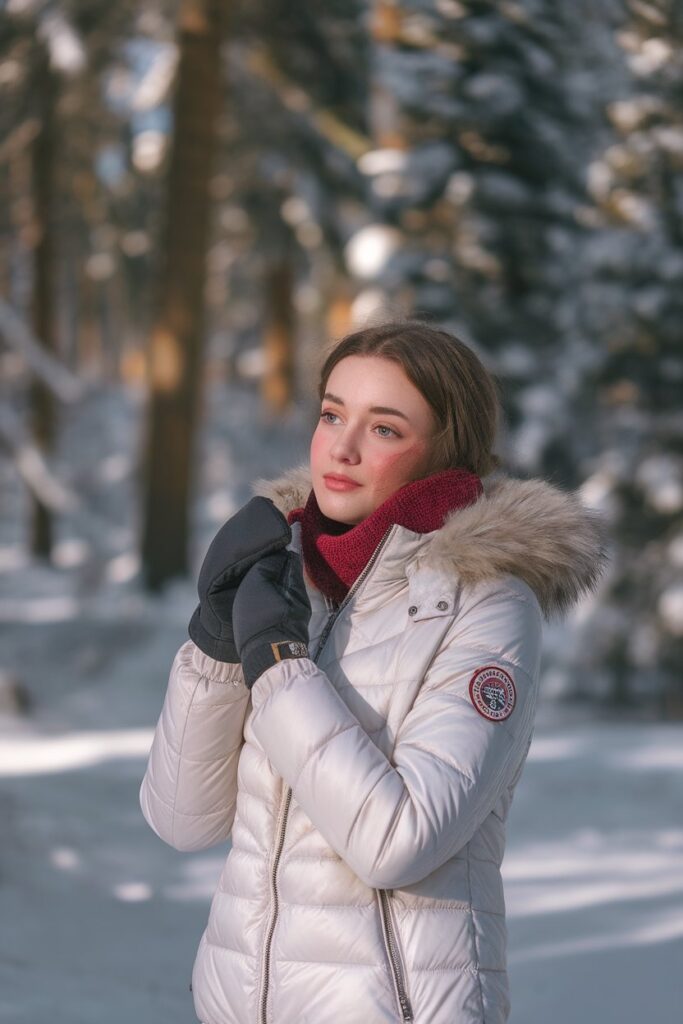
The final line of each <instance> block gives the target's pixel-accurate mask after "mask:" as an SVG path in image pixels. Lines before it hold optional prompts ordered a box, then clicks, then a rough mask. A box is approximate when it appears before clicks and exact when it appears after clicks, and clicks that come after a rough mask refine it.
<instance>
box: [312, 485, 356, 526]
mask: <svg viewBox="0 0 683 1024" xmlns="http://www.w3.org/2000/svg"><path fill="white" fill-rule="evenodd" d="M341 497H343V495H342V496H341ZM316 500H317V502H318V508H319V509H320V511H321V512H322V514H323V515H324V516H327V518H328V519H334V521H335V522H336V523H346V524H348V525H349V526H355V525H356V524H357V523H359V522H361V520H362V519H364V518H365V517H364V514H363V513H362V512H358V511H355V510H354V509H353V508H352V507H351V503H350V502H348V503H345V502H344V501H334V499H332V500H330V495H329V494H324V495H322V497H320V496H318V494H317V493H316Z"/></svg>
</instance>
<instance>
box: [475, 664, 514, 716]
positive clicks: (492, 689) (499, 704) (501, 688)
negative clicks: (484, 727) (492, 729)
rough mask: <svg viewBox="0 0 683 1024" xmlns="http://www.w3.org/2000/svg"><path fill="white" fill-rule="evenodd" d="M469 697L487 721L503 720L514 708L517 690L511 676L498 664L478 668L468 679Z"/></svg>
mask: <svg viewBox="0 0 683 1024" xmlns="http://www.w3.org/2000/svg"><path fill="white" fill-rule="evenodd" d="M470 699H471V701H472V703H473V704H474V706H475V708H476V709H477V711H478V712H479V714H480V715H482V716H483V717H484V718H488V720H489V722H504V721H505V719H506V718H509V717H510V715H511V714H512V712H513V711H514V709H515V703H516V701H517V691H516V690H515V684H514V683H513V681H512V676H511V675H509V673H508V672H506V671H505V669H502V668H499V667H498V665H484V666H483V667H482V668H478V669H477V671H476V672H475V673H474V675H473V676H472V678H471V679H470Z"/></svg>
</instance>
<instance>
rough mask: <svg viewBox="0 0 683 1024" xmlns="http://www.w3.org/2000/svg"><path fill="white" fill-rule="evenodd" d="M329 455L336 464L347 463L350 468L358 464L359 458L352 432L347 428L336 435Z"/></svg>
mask: <svg viewBox="0 0 683 1024" xmlns="http://www.w3.org/2000/svg"><path fill="white" fill-rule="evenodd" d="M330 455H331V456H332V458H333V459H335V461H337V462H345V463H349V464H350V465H352V466H355V465H357V464H358V462H359V461H360V457H359V452H358V444H357V442H356V440H355V438H354V434H353V431H350V430H349V429H348V428H347V429H346V430H341V431H340V432H339V433H338V434H337V435H336V437H335V440H334V444H333V445H332V447H331V448H330Z"/></svg>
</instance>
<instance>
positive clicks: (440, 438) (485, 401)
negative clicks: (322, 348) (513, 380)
mask: <svg viewBox="0 0 683 1024" xmlns="http://www.w3.org/2000/svg"><path fill="white" fill-rule="evenodd" d="M347 356H379V357H381V358H383V359H391V360H392V361H393V362H395V363H398V364H399V366H401V367H402V368H403V371H404V373H405V374H406V376H407V377H408V379H409V380H410V381H411V383H412V384H414V385H415V387H416V388H417V389H418V391H420V392H421V394H422V395H423V396H424V398H425V399H426V401H427V402H428V403H429V405H430V406H431V408H432V411H433V413H434V416H435V419H436V423H437V429H436V433H435V435H434V438H433V443H434V447H433V457H432V460H431V464H430V467H429V469H428V472H427V473H425V476H429V475H431V474H432V473H438V472H440V471H442V470H445V469H457V468H464V469H468V470H469V471H470V472H472V473H476V474H477V475H478V476H480V477H484V476H487V475H488V474H489V473H492V472H493V471H494V470H495V469H497V468H498V467H499V466H500V464H501V460H500V458H499V457H498V455H495V454H494V453H493V452H492V448H493V445H494V444H495V440H496V435H497V431H498V426H499V423H500V422H501V418H502V406H501V402H500V397H499V392H498V384H497V381H496V378H495V377H494V376H493V374H491V373H490V372H489V371H488V370H487V369H486V367H485V366H484V365H483V363H482V362H481V360H480V359H479V358H478V357H477V356H476V355H475V353H474V352H473V351H472V349H471V348H469V347H468V346H467V345H466V344H465V343H464V342H463V341H461V340H460V338H458V337H456V336H455V335H454V334H450V333H449V332H448V331H444V330H441V329H440V328H437V327H432V326H431V325H430V324H427V323H424V322H423V321H421V320H414V319H410V320H395V319H394V320H390V321H388V322H385V323H382V324H378V325H373V326H371V327H364V328H361V329H360V330H356V331H353V332H352V333H350V334H347V335H345V337H343V338H342V339H341V340H340V341H338V342H336V343H334V344H333V347H332V349H331V350H328V352H327V354H326V355H325V357H324V362H323V365H322V368H321V370H320V380H319V385H318V396H319V398H320V400H321V401H322V398H323V395H324V394H325V390H326V388H327V381H328V379H329V377H330V374H331V373H332V370H333V369H334V367H335V366H336V365H337V363H339V362H341V360H342V359H345V358H346V357H347Z"/></svg>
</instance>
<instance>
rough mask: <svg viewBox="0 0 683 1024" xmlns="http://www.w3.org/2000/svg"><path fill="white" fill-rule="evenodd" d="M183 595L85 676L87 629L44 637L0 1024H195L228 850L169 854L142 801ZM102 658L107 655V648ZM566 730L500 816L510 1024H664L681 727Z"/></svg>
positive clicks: (7, 737)
mask: <svg viewBox="0 0 683 1024" xmlns="http://www.w3.org/2000/svg"><path fill="white" fill-rule="evenodd" d="M186 600H187V592H186V593H185V597H184V599H183V600H181V601H179V602H178V603H177V605H176V608H174V609H172V612H176V613H177V614H175V615H174V614H171V615H170V616H169V615H168V609H166V610H165V612H164V616H163V619H165V620H166V622H167V623H168V620H169V617H170V620H171V624H170V626H169V625H168V624H167V625H165V626H164V627H163V628H157V629H156V630H154V627H153V624H152V621H151V619H152V618H153V612H152V611H151V610H150V606H147V608H146V609H145V613H143V619H142V621H141V622H139V623H138V627H139V629H138V635H136V631H135V630H132V631H131V632H130V635H129V638H128V640H127V642H126V645H125V646H126V651H125V653H124V654H120V653H119V656H118V657H114V658H113V661H111V662H109V663H108V664H106V665H105V666H102V665H100V666H99V667H98V666H93V656H92V651H93V650H96V649H99V650H101V649H102V647H103V644H104V641H103V639H102V637H100V638H99V639H98V638H97V635H96V633H95V634H94V636H95V643H94V644H93V642H92V641H93V637H92V636H91V638H90V645H89V646H87V647H86V648H85V649H79V647H78V645H77V644H75V641H74V637H73V636H72V637H71V638H70V637H69V635H68V633H69V629H68V627H67V628H66V629H65V626H64V624H60V625H59V626H58V625H57V624H55V625H54V626H53V627H49V626H46V625H45V624H43V625H42V626H41V636H42V638H43V641H44V642H45V643H46V644H48V645H50V644H53V646H52V649H53V650H56V652H57V656H56V657H55V659H54V670H53V673H52V675H51V678H50V680H49V692H48V693H46V694H45V695H44V699H43V701H42V703H41V705H40V712H39V713H38V712H36V714H35V715H34V716H33V717H32V718H29V719H23V720H17V719H12V720H5V721H4V722H3V723H2V731H1V732H0V740H1V743H0V811H1V812H2V822H3V830H2V831H3V840H2V845H1V847H0V920H1V921H2V929H1V933H0V1019H1V1020H2V1021H3V1022H5V1024H20V1022H21V1024H48V1022H49V1024H80V1022H83V1024H86V1022H88V1024H89V1022H91V1021H93V1020H97V1021H98V1024H120V1021H121V1020H124V1019H125V1020H129V1021H132V1022H135V1024H137V1022H140V1024H189V1022H191V1021H193V1020H194V1019H195V1018H194V1013H193V1009H192V1004H191V996H190V993H189V991H188V981H189V977H190V970H191V965H192V961H193V957H194V950H195V947H196V944H197V942H198V940H199V936H200V934H201V931H202V928H203V925H204V921H205V917H206V913H207V904H208V901H209V899H210V897H211V894H212V892H213V887H214V885H215V882H216V880H217V877H218V873H219V871H220V867H221V863H222V858H223V855H224V850H223V849H222V848H218V849H217V850H211V851H207V852H205V853H200V854H191V855H190V854H181V853H177V852H175V851H174V850H171V849H169V848H168V847H166V846H164V845H163V843H161V841H160V840H158V839H157V838H156V837H155V836H154V835H153V833H152V832H151V831H150V830H149V828H148V827H147V825H146V824H145V822H144V820H143V819H142V816H141V814H140V812H139V809H138V802H137V793H138V787H139V783H140V779H141V776H142V773H143V771H144V764H145V757H146V752H147V749H148V747H149V743H150V738H151V733H152V726H153V724H154V722H155V720H156V716H157V714H158V711H159V708H160V706H161V700H162V697H163V693H164V689H165V685H166V677H167V672H168V667H169V666H170V662H171V660H172V656H173V653H174V652H175V649H176V647H177V646H178V645H179V643H181V642H182V641H183V640H184V639H185V627H184V624H181V622H182V620H183V619H184V614H185V601H186ZM145 615H148V616H149V617H150V621H148V622H147V623H145V621H144V617H145ZM119 627H120V624H119ZM50 628H53V629H54V631H55V632H54V636H53V637H52V638H50V636H49V630H50ZM96 628H97V623H94V624H93V629H94V630H96ZM99 628H100V629H101V630H102V633H103V635H104V634H105V633H107V632H109V633H110V632H111V623H110V624H109V625H108V626H104V625H102V624H100V627H99ZM81 633H82V625H81ZM143 634H144V635H145V640H144V642H143V640H142V635H143ZM150 634H151V635H152V639H151V642H150ZM57 636H60V637H61V641H62V643H63V645H64V649H63V650H62V651H61V654H60V651H59V649H58V648H56V647H55V646H54V643H55V641H56V638H57ZM30 638H31V630H30V627H28V626H27V627H21V626H19V627H17V626H15V627H14V630H13V647H14V654H15V657H17V658H18V657H19V656H21V658H22V659H23V664H24V669H25V675H26V678H27V679H28V680H29V681H31V679H32V678H33V670H34V669H35V670H36V671H37V668H38V666H39V665H40V664H41V662H42V661H43V660H44V653H41V652H39V651H35V650H33V648H32V645H31V639H30ZM110 644H113V645H115V646H116V647H118V650H119V652H120V650H121V639H120V637H118V636H114V638H113V639H112V638H111V637H110ZM89 651H90V656H89V655H88V652H89ZM78 666H80V672H81V674H80V676H79V671H78ZM42 675H43V676H44V669H43V672H42ZM78 679H80V683H78V682H77V681H76V682H75V680H78ZM584 714H586V713H584ZM566 717H567V716H566V714H565V715H562V714H561V713H560V712H559V711H558V710H557V709H555V708H553V707H552V706H551V705H545V706H544V707H542V708H541V712H540V714H539V720H538V724H537V729H536V735H535V737H534V742H533V744H532V748H531V753H530V756H529V760H528V762H527V765H526V768H525V771H524V774H523V776H522V780H521V781H520V784H519V786H518V789H517V793H516V796H515V801H514V804H513V808H512V812H511V819H510V829H509V845H508V853H507V856H506V861H505V879H506V894H507V905H508V915H509V917H508V926H509V932H510V956H509V963H510V975H511V985H512V1001H513V1012H512V1015H511V1018H510V1024H548V1022H549V1021H552V1022H553V1024H577V1022H581V1024H603V1022H604V1021H611V1020H614V1021H619V1022H620V1024H641V1022H642V1021H643V1020H645V1019H647V1020H652V1021H653V1022H654V1021H656V1022H657V1024H668V1022H671V1024H675V1022H676V1021H678V1020H680V1019H681V1017H680V1012H681V1011H680V1008H681V1006H682V1005H683V987H682V982H681V976H682V974H683V972H682V970H681V968H682V966H683V955H682V954H683V727H681V726H680V725H654V724H645V725H641V724H634V723H629V724H618V725H616V724H610V723H608V722H603V723H590V722H586V721H583V722H581V721H575V722H573V723H571V722H569V723H568V722H566V721H565V722H564V723H563V722H562V719H563V718H565V719H566ZM574 717H576V713H574Z"/></svg>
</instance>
